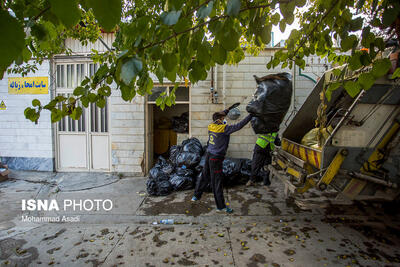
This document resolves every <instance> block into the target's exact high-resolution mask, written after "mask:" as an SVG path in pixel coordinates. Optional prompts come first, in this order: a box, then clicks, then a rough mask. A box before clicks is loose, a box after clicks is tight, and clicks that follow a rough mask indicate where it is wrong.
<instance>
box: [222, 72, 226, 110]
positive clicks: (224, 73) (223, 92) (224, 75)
mask: <svg viewBox="0 0 400 267" xmlns="http://www.w3.org/2000/svg"><path fill="white" fill-rule="evenodd" d="M225 66H226V65H225V64H224V65H223V66H222V103H223V104H224V109H225V107H226V103H225V99H226V98H225V96H226V90H225V89H226V67H225Z"/></svg>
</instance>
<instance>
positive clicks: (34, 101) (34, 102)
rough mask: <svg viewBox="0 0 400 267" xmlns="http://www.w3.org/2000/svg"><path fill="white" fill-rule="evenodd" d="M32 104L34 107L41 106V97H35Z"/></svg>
mask: <svg viewBox="0 0 400 267" xmlns="http://www.w3.org/2000/svg"><path fill="white" fill-rule="evenodd" d="M32 106H34V107H40V101H39V99H33V100H32Z"/></svg>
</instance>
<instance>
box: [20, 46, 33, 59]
mask: <svg viewBox="0 0 400 267" xmlns="http://www.w3.org/2000/svg"><path fill="white" fill-rule="evenodd" d="M22 58H23V60H24V62H28V61H29V60H30V59H31V58H32V53H31V51H30V50H29V49H28V48H27V47H25V48H24V50H23V51H22Z"/></svg>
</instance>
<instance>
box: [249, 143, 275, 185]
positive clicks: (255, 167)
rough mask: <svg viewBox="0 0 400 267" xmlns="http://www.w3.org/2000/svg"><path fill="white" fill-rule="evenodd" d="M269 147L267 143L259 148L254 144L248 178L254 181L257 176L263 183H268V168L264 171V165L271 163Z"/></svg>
mask: <svg viewBox="0 0 400 267" xmlns="http://www.w3.org/2000/svg"><path fill="white" fill-rule="evenodd" d="M271 161H272V157H271V148H270V146H269V145H268V146H267V147H266V148H261V147H260V146H259V145H257V144H256V145H255V147H254V151H253V160H252V162H251V176H250V180H251V181H252V182H256V181H257V180H258V178H259V177H262V179H263V182H264V185H270V184H271V182H270V180H269V170H267V171H265V170H264V166H265V165H269V164H271Z"/></svg>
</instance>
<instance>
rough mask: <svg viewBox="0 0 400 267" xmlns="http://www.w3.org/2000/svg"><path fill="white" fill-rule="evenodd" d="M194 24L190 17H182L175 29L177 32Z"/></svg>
mask: <svg viewBox="0 0 400 267" xmlns="http://www.w3.org/2000/svg"><path fill="white" fill-rule="evenodd" d="M191 26H192V21H191V20H190V18H182V19H180V20H178V23H176V24H175V25H174V30H175V31H176V32H183V31H186V30H187V29H189V28H190V27H191Z"/></svg>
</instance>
